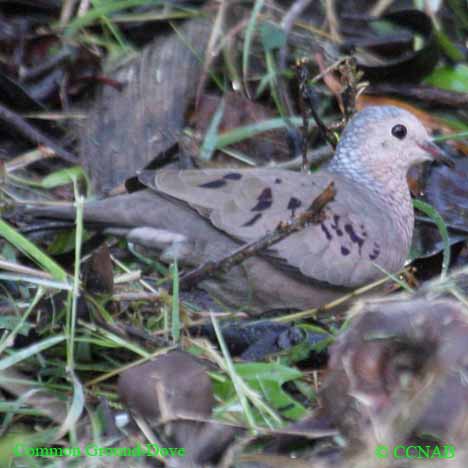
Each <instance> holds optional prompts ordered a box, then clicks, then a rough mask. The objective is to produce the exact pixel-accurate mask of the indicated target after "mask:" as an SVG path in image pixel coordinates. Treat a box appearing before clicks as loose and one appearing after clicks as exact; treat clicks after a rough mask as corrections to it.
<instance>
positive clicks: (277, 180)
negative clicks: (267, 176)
mask: <svg viewBox="0 0 468 468" xmlns="http://www.w3.org/2000/svg"><path fill="white" fill-rule="evenodd" d="M281 182H283V181H282V180H281V179H280V178H278V177H277V178H276V179H275V184H281Z"/></svg>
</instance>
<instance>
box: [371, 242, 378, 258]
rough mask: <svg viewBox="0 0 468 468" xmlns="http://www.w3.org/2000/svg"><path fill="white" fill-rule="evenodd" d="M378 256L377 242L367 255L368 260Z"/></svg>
mask: <svg viewBox="0 0 468 468" xmlns="http://www.w3.org/2000/svg"><path fill="white" fill-rule="evenodd" d="M379 255H380V245H379V243H378V242H374V248H373V249H372V252H371V253H370V254H369V258H370V259H371V260H375V259H376V258H377V257H378V256H379Z"/></svg>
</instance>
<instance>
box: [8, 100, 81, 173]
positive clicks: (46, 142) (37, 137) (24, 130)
mask: <svg viewBox="0 0 468 468" xmlns="http://www.w3.org/2000/svg"><path fill="white" fill-rule="evenodd" d="M0 120H3V121H4V122H6V123H7V124H9V125H11V126H12V127H14V128H15V130H17V131H18V132H19V133H21V134H22V135H23V136H24V137H25V138H27V139H28V140H29V141H31V142H32V143H34V144H36V145H43V146H47V147H48V148H50V149H51V150H52V151H53V152H54V153H55V154H56V155H57V156H58V157H59V158H62V159H64V160H65V161H68V162H69V163H71V164H77V163H78V162H79V160H78V158H77V157H76V156H75V155H73V154H72V153H70V152H69V151H67V150H66V149H64V148H62V147H61V146H60V145H59V144H58V143H55V142H54V141H53V140H52V139H51V138H49V137H47V136H45V135H44V134H43V133H41V132H40V131H39V130H37V129H36V128H34V127H33V126H32V125H30V124H29V123H28V122H26V120H24V119H23V117H21V116H19V115H18V114H16V113H15V112H13V111H11V110H10V109H8V108H6V107H5V106H3V105H1V104H0Z"/></svg>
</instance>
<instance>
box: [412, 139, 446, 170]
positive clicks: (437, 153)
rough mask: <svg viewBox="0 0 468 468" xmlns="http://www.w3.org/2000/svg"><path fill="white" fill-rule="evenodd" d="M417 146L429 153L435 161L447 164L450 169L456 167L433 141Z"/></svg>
mask: <svg viewBox="0 0 468 468" xmlns="http://www.w3.org/2000/svg"><path fill="white" fill-rule="evenodd" d="M417 145H418V146H419V147H420V148H421V149H422V150H423V151H425V152H426V153H429V154H430V155H431V156H432V157H433V158H434V160H435V161H437V162H440V163H442V164H445V165H446V166H448V167H450V168H452V169H453V168H454V167H455V163H454V162H453V161H452V160H451V159H450V158H449V157H448V156H447V155H446V154H445V153H444V152H443V151H442V150H441V149H440V148H439V147H438V146H437V145H436V144H434V143H432V141H429V140H425V141H423V142H420V143H417Z"/></svg>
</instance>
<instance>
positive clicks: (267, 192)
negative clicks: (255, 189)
mask: <svg viewBox="0 0 468 468" xmlns="http://www.w3.org/2000/svg"><path fill="white" fill-rule="evenodd" d="M272 204H273V193H272V191H271V188H270V187H267V188H265V189H263V191H262V193H261V194H260V195H259V196H258V198H257V204H256V205H255V206H254V207H253V208H252V209H251V210H250V211H263V210H267V209H268V208H270V207H271V205H272Z"/></svg>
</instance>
